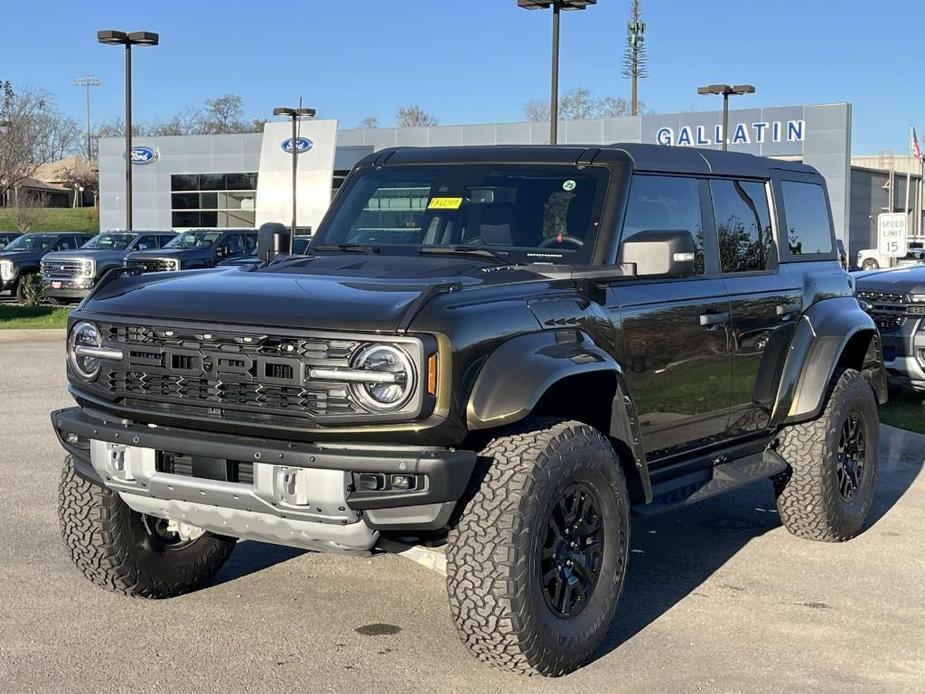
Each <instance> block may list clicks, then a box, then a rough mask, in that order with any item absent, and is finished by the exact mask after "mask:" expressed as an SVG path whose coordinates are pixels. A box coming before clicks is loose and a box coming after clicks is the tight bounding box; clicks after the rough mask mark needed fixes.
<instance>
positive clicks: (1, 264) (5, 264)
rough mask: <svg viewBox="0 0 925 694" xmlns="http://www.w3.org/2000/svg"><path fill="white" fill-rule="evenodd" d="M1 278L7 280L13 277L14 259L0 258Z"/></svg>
mask: <svg viewBox="0 0 925 694" xmlns="http://www.w3.org/2000/svg"><path fill="white" fill-rule="evenodd" d="M0 278H2V279H5V280H11V279H13V261H12V260H7V259H6V258H4V259H3V260H0Z"/></svg>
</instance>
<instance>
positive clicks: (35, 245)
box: [3, 234, 58, 251]
mask: <svg viewBox="0 0 925 694" xmlns="http://www.w3.org/2000/svg"><path fill="white" fill-rule="evenodd" d="M57 238H58V237H57V236H54V235H52V234H23V235H22V236H20V237H19V238H18V239H16V240H15V241H12V242H11V243H9V244H8V245H7V247H6V248H4V249H3V250H5V251H45V250H48V249H49V248H51V247H52V246H53V245H54V244H55V241H56V240H57Z"/></svg>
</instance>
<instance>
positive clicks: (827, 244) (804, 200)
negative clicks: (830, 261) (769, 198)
mask: <svg viewBox="0 0 925 694" xmlns="http://www.w3.org/2000/svg"><path fill="white" fill-rule="evenodd" d="M781 191H782V192H783V194H784V214H785V215H786V216H787V242H788V245H789V247H790V253H791V254H792V255H804V254H808V253H831V252H832V225H831V223H830V221H829V206H828V204H827V202H826V198H825V190H824V189H823V187H822V186H820V185H819V184H817V183H800V182H798V181H783V182H782V183H781Z"/></svg>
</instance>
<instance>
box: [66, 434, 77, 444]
mask: <svg viewBox="0 0 925 694" xmlns="http://www.w3.org/2000/svg"><path fill="white" fill-rule="evenodd" d="M65 440H66V441H67V442H68V443H77V442H78V441H79V440H80V437H78V436H77V434H74V433H69V434H68V435H67V436H65Z"/></svg>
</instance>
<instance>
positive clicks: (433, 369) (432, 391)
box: [427, 354, 437, 395]
mask: <svg viewBox="0 0 925 694" xmlns="http://www.w3.org/2000/svg"><path fill="white" fill-rule="evenodd" d="M427 394H428V395H436V394H437V355H436V354H431V355H430V356H429V357H428V358H427Z"/></svg>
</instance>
